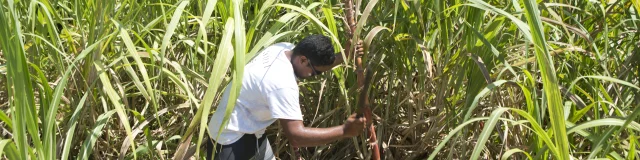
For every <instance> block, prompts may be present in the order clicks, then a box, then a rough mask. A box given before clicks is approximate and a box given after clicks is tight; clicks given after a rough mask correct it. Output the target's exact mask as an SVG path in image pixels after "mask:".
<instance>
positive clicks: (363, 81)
mask: <svg viewBox="0 0 640 160" xmlns="http://www.w3.org/2000/svg"><path fill="white" fill-rule="evenodd" d="M343 1H344V3H345V9H344V11H345V18H346V19H347V27H348V29H346V32H347V37H348V38H351V37H353V36H354V35H353V33H354V31H355V30H356V21H355V12H354V10H353V8H354V7H353V0H343ZM356 36H357V35H356ZM351 40H352V41H348V40H347V42H346V45H345V49H346V50H345V52H346V55H352V54H350V53H353V50H352V49H351V46H352V45H353V44H354V43H356V42H357V39H353V38H352V39H351ZM354 40H355V42H354ZM355 56H356V59H355V61H356V78H357V82H358V88H360V89H361V91H360V95H359V98H358V105H357V106H358V108H357V110H356V113H357V114H358V115H359V116H362V115H364V117H365V118H366V119H367V135H369V138H368V142H369V146H370V147H371V151H372V153H371V154H372V155H371V158H372V159H374V160H380V148H379V147H378V140H377V137H376V131H375V127H374V126H373V123H372V122H373V118H372V117H373V113H372V112H371V104H370V103H369V96H368V91H369V85H370V84H371V77H372V72H371V69H367V71H366V72H367V77H366V78H365V74H364V73H365V72H364V70H365V68H364V67H363V66H362V61H363V60H362V56H359V55H355ZM363 56H364V55H363Z"/></svg>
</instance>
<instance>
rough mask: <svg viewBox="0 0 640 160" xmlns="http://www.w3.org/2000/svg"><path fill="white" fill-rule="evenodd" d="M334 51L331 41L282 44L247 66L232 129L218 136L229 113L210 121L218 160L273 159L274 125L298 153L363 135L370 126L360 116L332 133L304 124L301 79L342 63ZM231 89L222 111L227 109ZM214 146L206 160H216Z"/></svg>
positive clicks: (310, 38) (309, 39) (322, 38)
mask: <svg viewBox="0 0 640 160" xmlns="http://www.w3.org/2000/svg"><path fill="white" fill-rule="evenodd" d="M333 51H334V48H333V45H332V44H331V40H330V39H329V38H328V37H325V36H321V35H312V36H308V37H306V38H304V39H303V40H302V41H300V43H298V44H297V45H296V46H294V45H293V44H291V43H278V44H274V45H272V46H269V47H267V48H265V49H264V50H262V51H261V52H260V53H259V54H258V55H257V56H256V57H255V58H254V59H253V60H251V62H249V63H248V64H247V65H246V66H245V70H244V76H243V79H242V88H241V90H240V94H239V95H238V98H237V100H236V104H235V108H234V109H233V112H231V115H230V116H229V122H228V124H227V126H225V127H223V128H224V129H223V130H222V131H219V128H220V126H221V123H222V120H223V117H224V112H215V113H214V114H213V116H212V117H211V120H210V121H209V136H210V137H211V138H212V139H213V140H215V142H216V143H217V144H216V155H215V157H214V159H220V160H234V159H240V160H245V159H251V158H253V159H256V160H261V159H274V155H273V152H272V151H271V146H270V145H269V141H268V140H267V138H266V136H264V132H265V129H266V128H267V127H268V126H269V125H271V124H272V123H273V122H275V121H278V122H279V123H280V125H281V126H282V127H283V130H284V133H285V135H286V137H287V139H288V140H289V142H290V143H291V145H293V146H295V147H310V146H318V145H323V144H327V143H331V142H333V141H336V140H340V139H343V138H348V137H353V136H357V135H358V134H360V133H361V132H362V130H363V129H364V126H365V121H366V120H365V119H364V118H363V117H360V118H356V116H355V114H353V115H351V116H350V117H349V118H347V120H346V122H345V124H343V125H340V126H334V127H330V128H309V127H305V126H304V124H303V123H302V112H301V111H300V104H299V99H298V98H299V97H298V96H299V93H298V84H297V79H298V78H301V79H305V78H309V77H312V76H315V75H318V74H321V73H322V72H325V71H328V70H331V69H332V68H333V67H334V66H336V65H339V64H340V63H342V62H343V58H342V56H341V55H340V54H334V52H333ZM361 54H362V47H360V45H358V55H361ZM231 83H235V82H231ZM229 88H230V87H227V89H226V90H225V92H224V94H223V97H222V101H221V102H220V104H219V105H218V108H217V110H218V111H224V110H225V109H226V106H227V103H228V102H227V99H228V97H229ZM218 134H220V137H217V136H218ZM209 143H210V144H209V146H208V147H207V150H208V153H207V154H208V155H207V159H212V158H211V157H210V156H211V153H212V151H213V147H214V145H213V142H209Z"/></svg>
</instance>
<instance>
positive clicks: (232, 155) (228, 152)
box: [207, 134, 274, 160]
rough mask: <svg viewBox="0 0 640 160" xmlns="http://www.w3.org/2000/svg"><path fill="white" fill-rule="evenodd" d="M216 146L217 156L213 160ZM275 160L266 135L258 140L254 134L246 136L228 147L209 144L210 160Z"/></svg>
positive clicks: (209, 142)
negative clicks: (212, 155)
mask: <svg viewBox="0 0 640 160" xmlns="http://www.w3.org/2000/svg"><path fill="white" fill-rule="evenodd" d="M214 146H215V151H216V154H215V157H213V158H211V154H212V153H213V151H214ZM273 158H274V156H273V152H272V151H271V145H270V144H269V140H268V139H267V138H266V135H263V136H262V137H261V138H256V136H255V135H253V134H245V135H244V136H242V138H240V139H239V140H238V141H236V142H234V143H232V144H228V145H220V144H218V143H215V145H214V142H213V141H211V140H209V141H208V142H207V159H208V160H249V159H255V160H264V159H268V160H271V159H273Z"/></svg>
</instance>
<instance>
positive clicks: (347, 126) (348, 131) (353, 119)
mask: <svg viewBox="0 0 640 160" xmlns="http://www.w3.org/2000/svg"><path fill="white" fill-rule="evenodd" d="M365 122H367V119H366V118H364V116H361V117H357V116H356V114H355V113H354V114H352V115H351V116H349V118H347V121H346V122H345V123H344V129H343V131H344V136H345V137H354V136H358V135H360V133H362V131H363V130H364V128H365V124H366V123H365Z"/></svg>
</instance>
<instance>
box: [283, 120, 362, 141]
mask: <svg viewBox="0 0 640 160" xmlns="http://www.w3.org/2000/svg"><path fill="white" fill-rule="evenodd" d="M278 121H280V125H281V126H282V128H283V130H284V133H285V135H286V136H287V138H288V139H289V141H290V142H291V145H293V146H294V147H312V146H319V145H324V144H328V143H331V142H333V141H336V140H339V139H342V138H348V137H353V136H357V135H359V134H360V133H361V132H362V130H363V129H364V125H365V122H366V120H365V118H364V117H360V118H356V116H355V114H353V115H351V116H350V117H349V118H348V119H347V122H345V124H343V125H339V126H334V127H330V128H309V127H305V126H304V124H303V123H302V121H300V120H288V119H280V120H278Z"/></svg>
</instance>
